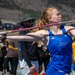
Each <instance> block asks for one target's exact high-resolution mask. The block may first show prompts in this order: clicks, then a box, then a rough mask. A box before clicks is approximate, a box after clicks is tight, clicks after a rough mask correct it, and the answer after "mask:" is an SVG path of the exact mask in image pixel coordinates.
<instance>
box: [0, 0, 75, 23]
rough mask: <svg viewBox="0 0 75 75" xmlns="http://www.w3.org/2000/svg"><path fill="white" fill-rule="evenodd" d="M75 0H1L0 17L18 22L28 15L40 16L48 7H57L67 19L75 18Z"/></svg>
mask: <svg viewBox="0 0 75 75" xmlns="http://www.w3.org/2000/svg"><path fill="white" fill-rule="evenodd" d="M74 3H75V0H71V1H70V0H0V10H1V11H0V17H1V18H2V19H5V20H10V21H15V22H18V21H20V20H21V19H23V18H24V17H25V16H26V15H28V14H32V16H34V17H36V18H39V17H40V15H41V13H42V12H43V11H44V9H45V8H46V7H57V8H58V9H59V10H60V12H61V14H62V15H63V16H64V17H63V18H64V19H65V20H72V19H75V9H74V7H75V4H74Z"/></svg>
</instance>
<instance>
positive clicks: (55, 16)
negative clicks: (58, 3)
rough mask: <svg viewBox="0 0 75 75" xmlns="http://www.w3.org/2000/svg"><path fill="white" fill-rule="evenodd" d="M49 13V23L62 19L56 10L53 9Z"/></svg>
mask: <svg viewBox="0 0 75 75" xmlns="http://www.w3.org/2000/svg"><path fill="white" fill-rule="evenodd" d="M51 13H52V14H51V18H50V19H49V21H50V22H52V23H53V22H61V20H62V18H61V15H60V13H59V11H58V10H57V9H53V10H52V12H51Z"/></svg>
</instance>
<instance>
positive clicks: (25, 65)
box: [18, 17, 42, 75]
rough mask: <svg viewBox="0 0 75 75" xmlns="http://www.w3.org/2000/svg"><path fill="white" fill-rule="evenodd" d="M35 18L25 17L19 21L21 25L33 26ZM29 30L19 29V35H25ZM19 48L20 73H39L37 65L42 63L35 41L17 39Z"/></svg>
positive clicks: (23, 74) (29, 74)
mask: <svg viewBox="0 0 75 75" xmlns="http://www.w3.org/2000/svg"><path fill="white" fill-rule="evenodd" d="M35 20H36V19H35V18H32V17H27V18H25V19H24V20H22V21H21V27H23V28H28V27H32V26H34V23H35ZM28 32H31V30H28V31H21V32H20V33H19V34H20V35H25V34H26V33H28ZM18 46H19V50H20V53H21V58H20V60H19V61H20V67H21V70H22V75H32V74H33V73H34V72H36V71H37V72H38V73H39V65H42V64H41V62H40V58H39V53H38V46H37V42H25V41H19V45H18Z"/></svg>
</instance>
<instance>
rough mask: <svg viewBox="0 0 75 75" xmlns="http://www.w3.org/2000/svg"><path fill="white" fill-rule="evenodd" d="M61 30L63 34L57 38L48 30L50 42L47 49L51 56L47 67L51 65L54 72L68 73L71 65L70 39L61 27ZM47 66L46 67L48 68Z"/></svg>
mask: <svg viewBox="0 0 75 75" xmlns="http://www.w3.org/2000/svg"><path fill="white" fill-rule="evenodd" d="M61 29H62V32H63V34H62V35H57V36H55V35H54V34H53V33H52V32H51V31H50V30H48V32H49V35H50V36H49V40H50V41H49V44H48V46H47V48H48V50H49V52H50V55H51V60H50V63H49V65H52V66H53V68H55V69H56V70H61V71H63V72H65V73H70V71H71V64H72V39H71V37H70V36H69V35H68V34H67V33H65V32H66V30H65V28H64V27H61ZM64 33H65V34H64ZM49 65H48V67H50V66H49ZM51 68H52V67H51ZM49 69H50V68H49Z"/></svg>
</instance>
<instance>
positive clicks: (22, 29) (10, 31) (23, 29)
mask: <svg viewBox="0 0 75 75" xmlns="http://www.w3.org/2000/svg"><path fill="white" fill-rule="evenodd" d="M71 22H75V20H70V21H64V22H59V23H56V22H55V23H51V24H46V25H42V26H33V27H29V28H20V29H16V30H9V31H3V32H0V35H1V34H9V33H14V32H19V31H26V30H31V29H36V28H44V27H49V26H54V25H58V24H64V23H71ZM64 25H65V24H64Z"/></svg>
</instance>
